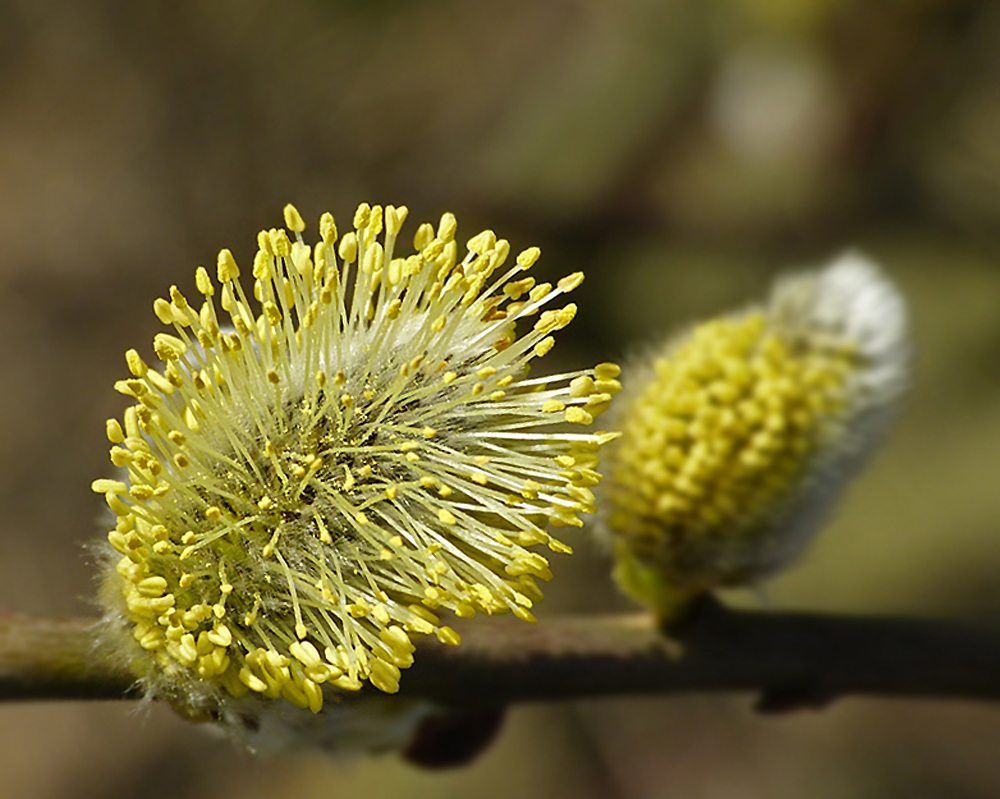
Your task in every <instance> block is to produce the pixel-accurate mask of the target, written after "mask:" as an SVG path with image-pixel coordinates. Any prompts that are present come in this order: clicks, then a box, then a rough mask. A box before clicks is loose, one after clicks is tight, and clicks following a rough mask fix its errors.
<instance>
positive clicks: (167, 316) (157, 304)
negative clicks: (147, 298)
mask: <svg viewBox="0 0 1000 799" xmlns="http://www.w3.org/2000/svg"><path fill="white" fill-rule="evenodd" d="M153 313H155V314H156V318H157V319H159V320H160V321H161V322H163V324H165V325H172V324H173V323H174V321H175V320H176V317H175V316H174V309H173V307H172V306H171V305H170V303H169V302H167V301H166V300H165V299H163V298H162V297H161V298H159V299H156V300H154V302H153Z"/></svg>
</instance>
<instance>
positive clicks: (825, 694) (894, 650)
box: [0, 604, 1000, 710]
mask: <svg viewBox="0 0 1000 799" xmlns="http://www.w3.org/2000/svg"><path fill="white" fill-rule="evenodd" d="M455 627H456V628H457V629H458V630H459V632H460V633H461V635H462V638H463V643H462V646H460V647H447V646H444V645H441V644H439V643H438V642H437V641H436V640H433V639H425V640H422V641H420V642H419V643H418V651H417V653H416V654H415V660H416V662H415V663H414V665H413V667H412V668H411V669H409V670H408V671H407V672H404V676H403V680H402V689H401V690H402V692H404V693H405V694H407V695H409V696H422V697H426V698H429V699H434V700H437V701H439V702H442V703H445V704H449V705H454V706H460V707H478V706H483V707H489V706H500V705H505V704H508V703H511V702H524V701H544V700H560V699H576V698H582V697H601V696H622V695H636V694H674V693H685V692H719V691H749V692H753V693H756V694H758V695H759V696H760V707H761V708H762V709H765V710H784V709H790V708H795V707H801V706H820V705H823V704H825V703H826V702H828V701H831V700H832V699H835V698H837V697H840V696H844V695H848V694H861V695H878V696H896V697H925V698H953V699H972V700H990V701H996V700H998V699H1000V628H994V627H987V626H977V625H972V624H965V623H958V622H947V621H935V620H921V619H903V618H886V617H865V616H835V615H822V614H812V613H755V612H742V611H730V610H726V609H724V608H722V607H720V606H718V605H714V604H710V605H708V606H707V607H706V608H704V609H703V610H702V612H701V613H700V614H699V615H698V617H697V618H695V619H693V620H691V621H689V622H688V623H687V624H685V625H684V626H683V627H682V628H680V629H677V630H673V631H671V632H670V633H669V634H666V633H663V632H662V631H661V630H660V629H659V628H658V626H657V624H656V622H655V620H654V619H652V618H651V617H649V616H646V615H624V616H594V617H569V618H562V619H551V620H547V621H544V622H541V623H539V624H538V625H537V626H529V625H526V624H524V623H523V622H515V621H508V620H506V619H486V620H478V621H476V622H472V623H469V622H466V623H464V624H462V625H461V626H459V625H458V624H456V625H455ZM94 629H95V622H94V621H93V620H90V619H69V620H62V621H56V620H52V619H40V618H31V617H26V616H19V615H6V616H0V699H6V700H28V699H120V698H129V697H135V696H138V695H139V692H138V691H137V690H136V688H135V686H134V685H133V681H132V678H131V676H130V675H129V674H127V673H126V672H124V671H122V670H121V668H120V667H116V666H115V665H114V664H113V663H111V662H110V661H109V660H108V659H107V658H106V657H104V656H102V655H101V654H100V653H99V651H98V649H97V647H96V646H95V643H94Z"/></svg>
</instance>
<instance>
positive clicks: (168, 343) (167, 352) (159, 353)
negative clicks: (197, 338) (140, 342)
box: [153, 333, 187, 361]
mask: <svg viewBox="0 0 1000 799" xmlns="http://www.w3.org/2000/svg"><path fill="white" fill-rule="evenodd" d="M153 351H154V352H155V353H156V357H157V358H159V359H160V360H161V361H176V360H178V359H179V358H180V357H181V356H182V355H184V353H186V352H187V344H185V343H184V342H183V341H181V340H180V339H179V338H177V336H171V335H170V334H169V333H157V334H156V336H155V337H154V338H153Z"/></svg>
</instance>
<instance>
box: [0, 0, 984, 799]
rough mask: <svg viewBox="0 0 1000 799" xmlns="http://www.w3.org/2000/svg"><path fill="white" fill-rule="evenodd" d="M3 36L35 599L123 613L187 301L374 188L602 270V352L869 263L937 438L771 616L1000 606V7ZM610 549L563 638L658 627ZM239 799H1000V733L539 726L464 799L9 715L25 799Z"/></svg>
mask: <svg viewBox="0 0 1000 799" xmlns="http://www.w3.org/2000/svg"><path fill="white" fill-rule="evenodd" d="M0 37H2V43H3V44H2V47H0V336H2V341H3V342H4V346H3V347H2V351H0V385H2V394H0V408H2V410H3V413H0V469H2V473H0V513H2V514H3V519H4V524H3V528H2V533H0V607H4V608H9V609H15V610H23V611H29V612H35V613H47V614H79V613H85V612H91V605H90V603H89V599H88V596H89V594H90V593H91V564H90V563H89V562H88V561H89V558H88V556H87V554H86V552H85V550H84V548H83V545H84V543H85V542H86V541H88V540H90V539H92V538H93V537H95V536H96V535H97V534H98V532H99V526H98V522H97V519H98V518H99V516H100V513H101V506H102V503H101V502H100V501H99V498H95V497H94V496H93V495H92V494H91V493H90V491H89V484H90V481H91V480H92V479H93V478H94V477H96V476H100V475H103V474H105V473H106V472H107V470H108V464H107V461H106V449H107V445H106V442H105V440H104V435H103V430H104V424H103V422H104V419H105V418H107V417H108V416H109V415H112V414H117V413H118V412H119V411H120V407H121V404H120V402H119V399H120V398H119V397H117V395H115V394H114V392H113V391H112V389H111V385H112V383H113V381H114V380H115V379H118V378H119V377H121V376H122V375H123V374H124V371H125V364H124V359H123V357H122V356H123V353H124V351H125V350H126V349H127V348H128V347H131V346H137V347H139V349H140V352H143V353H144V354H146V353H147V352H148V349H149V345H148V342H149V341H150V339H151V337H152V334H153V333H154V332H155V331H156V330H157V327H158V326H157V323H156V320H155V318H154V317H153V314H152V313H151V312H150V310H151V303H152V300H153V298H154V297H156V296H159V295H160V294H161V293H163V292H164V290H165V289H166V287H167V286H168V285H169V284H170V283H172V282H177V283H179V284H180V285H182V286H187V287H189V286H190V285H191V283H192V279H191V276H192V273H193V269H194V267H195V266H196V265H197V264H199V263H205V264H212V263H214V259H215V254H216V252H217V251H218V249H219V248H220V247H224V246H229V247H231V248H232V249H233V251H234V252H235V254H236V256H237V258H238V259H240V260H242V261H243V262H246V261H247V260H248V259H249V257H250V255H251V253H252V249H253V243H254V234H255V232H256V231H257V230H258V229H259V228H260V227H262V226H268V227H270V226H272V225H275V224H280V220H281V215H280V213H281V207H282V206H283V205H284V203H286V202H288V201H290V200H291V201H294V202H296V204H297V205H298V207H299V208H300V210H301V211H302V212H303V214H304V215H305V216H306V217H307V218H308V219H313V220H315V219H316V218H317V217H318V215H319V213H320V212H321V211H324V210H327V209H329V210H332V211H333V212H334V213H335V214H337V215H339V217H340V218H341V219H343V220H345V221H346V219H348V218H349V216H350V214H351V213H352V212H353V209H354V206H355V205H356V204H357V203H358V202H359V201H360V200H362V199H365V200H369V201H371V202H380V203H396V204H400V203H405V204H407V205H408V206H409V207H410V209H411V215H410V219H411V220H415V221H420V220H422V219H424V218H431V219H436V218H437V217H438V216H439V215H440V213H441V212H442V211H444V210H454V211H455V212H456V213H457V214H458V217H459V221H460V225H461V229H462V230H464V231H465V233H466V234H471V233H473V232H475V231H477V230H479V229H480V228H481V227H483V226H490V227H493V228H494V229H495V230H497V231H498V232H499V233H500V234H501V235H503V236H506V237H507V238H509V239H510V240H511V241H512V243H513V245H514V247H515V248H520V247H524V246H528V245H529V244H539V245H540V246H541V247H542V249H543V252H544V257H543V260H542V263H541V264H540V265H539V267H536V268H538V269H542V270H543V271H544V272H545V274H546V275H548V276H549V277H550V278H552V277H558V276H560V275H562V274H564V273H565V272H566V271H569V270H571V269H576V268H582V269H585V270H586V271H587V273H588V282H587V283H585V284H584V286H583V287H582V288H581V289H580V290H579V293H578V298H577V301H578V302H579V303H580V306H581V313H580V315H579V316H578V317H577V320H576V321H575V322H574V324H573V326H572V328H571V329H570V330H568V331H565V332H566V333H567V334H568V335H564V336H563V337H562V339H561V343H560V345H559V347H558V348H557V349H556V352H555V353H554V354H553V355H552V356H549V357H550V358H554V357H557V356H558V357H559V358H561V359H563V360H564V361H566V362H569V361H575V362H577V363H579V362H581V360H582V361H586V362H589V363H593V362H595V361H596V360H603V359H607V358H619V357H622V355H623V353H628V352H630V351H632V350H634V349H635V348H636V347H641V345H642V343H643V342H644V341H647V340H650V339H654V338H656V337H659V336H661V335H663V334H665V333H667V332H669V331H670V330H671V329H672V328H675V327H677V326H679V325H683V324H684V323H685V322H687V321H689V320H691V319H694V318H696V317H698V316H699V315H703V314H706V313H712V312H716V311H719V310H723V309H726V308H728V307H730V306H731V305H732V304H734V303H737V304H738V303H742V302H744V301H745V300H747V299H750V298H752V297H753V296H759V295H760V294H762V293H763V292H764V291H765V290H766V286H767V283H768V280H769V279H770V277H771V275H772V274H774V272H775V271H777V270H778V269H781V268H784V267H788V266H794V265H801V264H804V263H811V262H817V261H819V260H822V259H825V258H827V257H829V256H830V255H832V254H834V253H836V252H837V251H838V250H840V249H842V248H844V247H846V246H859V247H862V248H864V249H866V250H867V251H869V252H870V253H871V254H873V255H874V256H876V257H877V258H879V259H880V260H881V261H882V262H883V263H884V265H885V268H886V269H887V271H888V272H889V273H890V274H891V275H892V276H893V277H894V278H895V279H896V280H897V281H898V282H899V284H900V286H901V287H902V289H903V291H904V292H905V293H906V295H907V296H908V297H909V299H910V301H911V307H912V315H913V329H914V337H915V340H916V348H917V360H916V368H915V380H914V386H913V390H912V392H911V394H910V396H909V400H908V403H907V406H908V407H907V411H906V414H905V416H904V418H903V419H902V421H901V424H900V425H899V427H898V429H897V430H896V431H895V434H894V436H893V438H892V440H891V442H890V443H889V445H888V446H887V447H886V449H885V450H884V451H883V452H882V453H880V456H879V457H878V459H877V460H876V462H875V463H874V464H873V466H872V468H870V469H869V470H868V472H867V473H866V474H865V475H863V477H862V479H860V480H859V481H858V482H857V483H856V485H855V486H854V487H853V489H852V491H851V492H850V494H849V497H848V499H847V500H846V501H845V502H844V503H843V504H842V506H841V508H840V510H839V512H838V514H837V516H836V518H835V519H834V520H833V522H832V523H831V524H830V525H829V528H828V529H827V530H826V531H825V533H824V535H823V536H822V538H821V539H820V541H819V543H818V545H817V546H816V547H815V548H814V549H813V550H812V551H811V552H810V554H809V555H808V557H807V558H806V559H805V560H804V562H803V563H802V565H801V566H800V567H799V568H798V569H797V570H795V571H793V572H792V573H791V574H789V575H788V576H787V577H785V578H782V579H780V580H778V581H777V582H776V583H774V584H772V585H770V586H769V587H768V588H767V591H766V596H765V598H764V599H763V602H765V603H767V604H770V605H773V606H776V607H801V608H814V609H828V610H844V611H870V612H890V611H897V612H910V613H922V614H932V615H961V616H978V617H983V618H996V617H998V616H1000V579H998V578H1000V232H998V231H1000V228H998V222H1000V6H998V5H997V4H996V3H993V2H989V0H953V1H952V2H948V1H947V0H882V1H881V2H871V0H617V1H616V2H607V0H534V1H530V0H490V1H486V2H475V3H473V2H459V0H452V1H451V2H444V1H435V2H431V1H430V0H428V1H426V2H420V1H419V0H353V1H352V2H336V1H335V0H291V1H290V2H285V3H266V2H263V1H262V0H241V1H240V2H235V0H216V1H215V2H196V1H195V0H171V2H144V3H126V2H121V1H119V0H85V2H70V0H0ZM415 228H416V225H415V224H414V221H411V222H410V225H409V229H410V230H415ZM463 240H464V239H463ZM575 543H576V544H577V549H578V553H577V555H576V556H574V557H573V558H564V559H562V560H560V561H558V562H557V563H556V564H555V567H556V572H557V579H556V580H555V582H554V583H553V585H552V587H551V589H550V591H549V597H550V598H549V600H548V601H547V602H546V603H545V605H544V606H543V615H545V614H553V613H559V612H569V611H606V610H609V609H622V608H625V607H627V606H626V603H625V602H624V600H621V599H619V598H617V597H616V596H615V594H614V592H613V590H612V589H611V587H610V585H609V583H608V581H607V577H606V572H607V567H606V564H605V563H604V562H603V560H602V559H601V557H600V556H599V554H598V553H596V552H595V551H594V548H593V547H590V546H588V545H587V544H586V543H584V542H583V541H582V540H581V541H577V542H575ZM735 601H740V602H745V603H754V602H757V603H759V602H761V601H762V600H760V599H759V598H754V597H736V598H735ZM998 679H1000V676H998ZM404 684H405V680H404ZM219 795H225V796H230V795H232V796H240V797H242V798H243V799H255V797H273V796H278V795H290V796H295V797H297V798H299V797H300V798H301V799H308V798H309V797H329V796H338V795H351V796H354V795H361V796H364V797H365V798H366V799H378V798H379V797H398V796H407V797H409V796H415V797H458V796H463V797H467V796H476V797H479V796H482V797H487V798H489V797H504V798H505V799H506V798H507V797H512V796H517V797H524V799H531V798H532V797H550V796H557V797H558V796H569V795H572V796H575V797H578V798H579V799H586V797H635V799H640V798H643V797H682V798H683V799H743V798H744V797H746V798H747V799H757V798H758V797H761V798H763V797H766V798H768V799H772V798H782V799H783V798H784V797H791V798H793V799H794V798H796V797H810V799H848V798H850V799H859V798H860V799H868V798H869V797H871V798H875V797H907V799H938V797H940V798H941V799H945V797H947V798H948V799H954V798H955V797H957V798H958V799H965V798H968V799H973V798H974V797H984V798H985V797H996V796H1000V709H998V708H997V707H995V706H991V705H982V706H975V705H972V704H962V703H946V702H939V703H935V702H921V703H909V702H901V701H892V702H890V701H875V700H864V701H862V700H849V701H843V702H839V703H837V704H836V705H835V706H834V707H832V708H831V709H829V710H826V711H823V712H821V713H815V714H810V713H799V714H795V715H791V716H788V717H779V718H761V717H757V716H755V715H753V714H752V712H751V711H750V708H749V701H748V700H747V698H745V697H735V698H731V699H719V698H688V699H671V700H664V699H656V698H650V699H642V700H638V699H637V700H630V701H592V702H585V703H579V704H575V705H557V706H556V705H554V706H535V707H525V708H517V709H516V710H514V712H513V713H512V714H511V717H510V719H509V723H508V725H507V727H506V729H505V730H504V732H503V734H502V736H501V738H500V740H499V742H498V744H497V745H496V746H495V747H494V748H492V749H491V750H490V751H489V752H488V753H487V754H486V755H485V756H484V757H483V758H482V759H481V760H479V761H478V762H477V763H475V764H474V765H472V766H471V767H469V768H467V769H465V770H462V771H458V772H450V773H447V774H428V773H425V772H420V771H417V770H415V769H413V768H412V767H410V766H407V765H405V764H402V763H401V762H399V761H398V760H397V759H395V758H393V757H389V758H382V759H379V760H372V761H362V762H360V763H355V764H353V765H350V764H348V765H345V764H341V763H336V762H334V761H332V760H330V759H329V758H327V757H325V756H323V755H318V754H305V755H302V756H298V757H291V758H279V759H273V760H269V761H258V760H254V759H252V758H250V757H248V756H246V755H243V754H241V753H239V752H235V751H233V750H232V749H231V748H230V747H228V745H226V744H225V743H223V742H219V741H215V740H213V739H211V738H209V737H206V736H205V735H203V734H202V731H200V730H198V729H196V728H194V727H191V726H188V725H186V724H184V723H182V722H180V721H179V720H176V719H174V718H173V717H172V716H171V714H170V713H169V712H168V711H166V710H165V709H163V708H152V709H151V710H148V711H145V710H144V711H140V712H138V713H137V712H135V710H134V708H132V707H130V706H126V705H124V704H117V703H107V704H72V703H62V704H51V705H24V706H5V707H2V708H0V797H17V799H22V798H23V799H42V798H43V797H44V798H46V799H47V798H48V797H62V796H74V797H80V798H81V799H90V797H94V798H95V799H96V798H97V797H126V798H127V797H144V799H156V798H157V797H181V796H184V797H210V796H212V797H215V796H219Z"/></svg>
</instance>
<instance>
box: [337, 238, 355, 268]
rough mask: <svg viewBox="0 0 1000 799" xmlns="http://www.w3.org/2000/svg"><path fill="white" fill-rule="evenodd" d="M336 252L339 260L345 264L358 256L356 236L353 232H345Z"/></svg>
mask: <svg viewBox="0 0 1000 799" xmlns="http://www.w3.org/2000/svg"><path fill="white" fill-rule="evenodd" d="M337 254H338V255H339V256H340V258H341V260H342V261H343V262H344V263H347V264H353V263H354V262H355V260H357V257H358V237H357V234H355V233H354V232H351V233H345V234H344V237H343V238H342V239H341V240H340V245H339V246H338V248H337Z"/></svg>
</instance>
